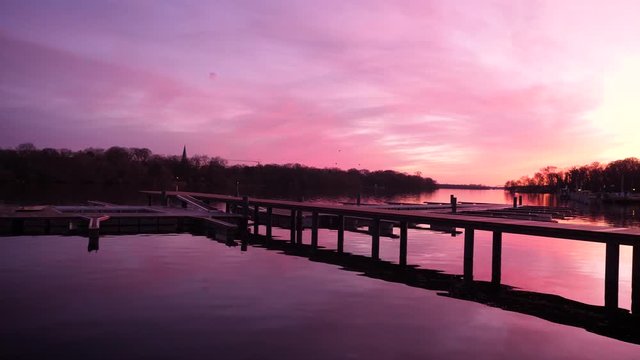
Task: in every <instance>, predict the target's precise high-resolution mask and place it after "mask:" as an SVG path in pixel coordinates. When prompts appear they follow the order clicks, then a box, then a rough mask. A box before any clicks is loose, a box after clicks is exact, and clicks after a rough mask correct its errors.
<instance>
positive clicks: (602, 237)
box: [143, 191, 640, 314]
mask: <svg viewBox="0 0 640 360" xmlns="http://www.w3.org/2000/svg"><path fill="white" fill-rule="evenodd" d="M143 193H146V194H148V195H149V196H150V197H153V196H160V197H176V196H178V195H186V196H191V197H193V198H196V199H199V200H201V201H203V202H220V203H225V204H227V205H226V208H227V209H229V208H231V207H240V208H241V209H243V210H242V211H243V213H244V214H245V215H246V216H245V217H246V218H248V217H249V213H250V212H251V211H252V210H253V218H254V231H253V233H254V234H258V230H259V228H258V224H259V223H260V221H261V220H260V216H261V215H260V209H261V208H264V209H266V210H265V211H266V212H265V215H264V216H266V218H267V219H266V220H264V223H265V224H266V236H267V239H269V238H270V237H271V231H272V230H271V228H272V217H273V211H274V210H275V209H278V210H277V211H283V210H284V211H288V212H289V214H290V216H289V218H290V224H289V229H290V231H291V236H290V241H291V243H298V244H300V243H302V229H303V225H302V218H303V213H305V212H306V213H311V222H312V225H311V248H312V249H314V248H317V246H318V228H319V227H320V221H319V219H320V214H329V215H332V216H335V217H336V218H337V230H338V235H337V236H338V252H342V251H343V244H344V232H345V226H344V224H345V219H346V218H349V217H356V218H366V219H369V221H370V222H371V227H370V234H371V257H372V258H373V259H374V260H378V259H379V258H380V256H379V251H380V228H381V226H380V225H381V224H382V223H383V222H389V223H392V224H397V227H399V229H400V249H399V263H400V265H406V264H407V246H408V239H407V229H408V225H409V224H410V223H412V224H428V225H430V226H436V227H440V228H442V227H446V228H462V229H464V256H463V259H464V260H463V277H464V278H465V279H466V280H467V281H469V282H472V281H473V260H474V255H473V252H474V240H475V237H474V232H475V231H476V230H482V231H490V232H492V233H493V245H492V272H491V273H492V276H491V281H492V283H493V284H494V285H496V286H499V285H500V283H501V271H502V239H503V234H504V233H511V234H523V235H532V236H541V237H550V238H557V239H562V240H578V241H590V242H599V243H604V244H605V246H606V250H605V258H606V265H605V284H604V286H605V306H606V307H608V308H615V309H617V308H618V287H619V281H618V280H619V278H618V273H619V268H620V265H619V264H620V246H621V245H628V246H632V247H633V260H632V294H631V298H632V299H631V308H632V312H633V313H634V314H640V229H629V228H613V227H603V226H595V225H583V224H567V223H562V224H560V223H556V222H541V221H531V220H521V219H512V218H499V217H495V218H492V217H485V216H473V215H471V216H470V215H465V214H461V213H457V212H454V210H455V206H453V209H452V211H451V213H443V212H442V211H440V212H429V211H416V210H407V209H402V210H399V209H388V208H379V207H371V206H357V205H326V204H313V203H306V202H296V201H287V200H272V199H260V198H249V197H234V196H228V195H219V194H207V193H196V192H174V191H167V192H160V191H144V192H143ZM161 201H164V200H161ZM515 205H516V204H515V200H514V207H516V206H515ZM538 210H540V209H538ZM394 226H395V225H394Z"/></svg>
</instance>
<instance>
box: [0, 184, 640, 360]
mask: <svg viewBox="0 0 640 360" xmlns="http://www.w3.org/2000/svg"><path fill="white" fill-rule="evenodd" d="M450 193H454V194H456V195H457V196H458V198H459V200H460V201H477V202H505V203H508V202H510V201H511V200H510V197H509V196H508V195H505V194H504V193H503V192H502V191H479V192H473V191H461V190H445V191H442V192H436V193H432V194H423V195H420V196H414V197H405V198H403V199H398V200H401V201H418V200H420V201H448V199H449V194H450ZM500 197H501V199H502V201H500V200H499V199H500ZM376 199H378V198H376ZM376 199H367V201H372V200H376ZM378 200H379V199H378ZM527 201H529V199H527ZM603 218H604V215H603ZM575 221H585V222H590V221H596V222H597V221H600V220H598V219H594V218H591V217H590V215H589V214H588V213H587V214H586V215H584V216H583V217H580V218H579V219H577V220H575ZM261 232H262V233H264V228H262V229H261ZM275 235H280V236H281V238H284V239H286V238H287V237H288V235H289V232H288V230H280V229H276V230H275ZM304 236H305V242H306V243H308V242H309V239H310V233H309V231H305V235H304ZM490 237H491V234H490V233H487V232H481V231H479V232H476V239H477V240H476V243H475V254H476V260H475V263H474V266H475V268H474V272H475V275H476V278H478V279H480V280H483V279H484V280H489V279H490V270H491V238H490ZM335 239H336V233H335V231H330V230H324V229H323V230H320V245H321V246H324V247H327V248H335V246H336V240H335ZM462 242H463V237H462V236H456V237H451V236H450V235H449V234H438V233H432V232H427V231H419V230H409V258H408V260H409V263H411V264H416V265H419V266H420V267H422V268H425V269H434V270H441V271H444V272H446V273H451V274H461V273H462V249H463V246H462V245H463V244H462ZM503 247H504V248H503V270H502V274H503V283H505V284H509V285H512V286H516V287H519V288H522V289H525V290H531V291H537V292H545V293H552V294H558V295H561V296H564V297H567V298H569V299H573V300H577V301H580V302H585V303H589V304H596V305H602V304H603V296H604V291H603V283H604V246H603V245H600V244H590V243H582V242H576V241H563V240H557V239H544V238H536V237H529V236H520V235H510V234H505V235H504V240H503ZM345 251H347V252H351V253H354V254H362V255H369V253H370V237H369V236H367V235H366V234H359V233H347V235H346V240H345ZM380 253H381V257H382V258H383V259H385V260H390V261H393V262H396V261H397V255H398V240H396V239H389V238H382V239H381V249H380ZM630 264H631V253H630V249H628V248H627V247H625V246H623V247H622V248H621V266H620V267H621V270H620V280H621V285H620V304H621V306H622V307H624V308H629V305H630V304H629V298H630V274H631V267H630ZM0 288H1V289H2V292H1V293H0V319H2V321H0V358H2V359H5V358H7V359H14V358H38V359H68V358H82V359H85V358H96V359H113V358H154V359H156V358H166V359H175V358H204V357H207V358H215V359H272V358H273V359H276V358H277V359H298V358H307V359H333V358H336V359H367V358H375V359H392V358H402V359H418V358H420V359H424V358H435V359H471V358H473V359H496V358H498V359H512V358H518V359H603V358H607V359H638V358H640V346H638V345H634V344H628V343H625V342H621V341H618V340H615V339H611V338H607V337H603V336H600V335H596V334H593V333H589V332H587V331H585V330H583V329H581V328H575V327H570V326H564V325H558V324H555V323H551V322H548V321H545V320H542V319H539V318H536V317H532V316H528V315H523V314H520V313H516V312H509V311H504V310H501V309H498V308H493V307H489V306H486V305H482V304H479V303H476V302H471V301H463V300H457V299H451V298H447V297H443V296H439V295H438V294H437V293H436V292H434V291H429V290H424V289H420V288H415V287H410V286H406V285H404V284H398V283H390V282H385V281H383V280H379V279H374V278H370V277H366V276H359V275H358V274H357V273H354V272H351V271H344V270H342V269H341V268H340V267H338V266H335V265H330V264H325V263H321V262H314V261H309V260H308V259H305V258H303V257H296V256H290V255H285V254H283V253H281V252H278V251H271V250H267V249H264V248H257V247H249V249H248V251H247V252H242V251H240V248H239V247H227V246H225V245H224V244H221V243H218V242H215V241H211V240H209V239H207V238H205V237H200V236H193V235H188V234H178V235H149V236H142V235H139V236H106V237H102V238H101V240H100V250H99V251H98V252H97V253H87V239H86V238H81V237H57V236H42V237H5V238H0Z"/></svg>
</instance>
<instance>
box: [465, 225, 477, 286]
mask: <svg viewBox="0 0 640 360" xmlns="http://www.w3.org/2000/svg"><path fill="white" fill-rule="evenodd" d="M473 233H474V230H473V228H465V229H464V266H463V272H464V273H463V276H464V281H465V282H467V283H470V282H472V281H473V237H474V234H473Z"/></svg>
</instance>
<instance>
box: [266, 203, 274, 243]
mask: <svg viewBox="0 0 640 360" xmlns="http://www.w3.org/2000/svg"><path fill="white" fill-rule="evenodd" d="M272 221H273V208H272V207H268V208H267V218H266V222H267V241H269V240H271V237H272V225H271V222H272Z"/></svg>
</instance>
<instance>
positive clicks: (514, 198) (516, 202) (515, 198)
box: [513, 196, 518, 208]
mask: <svg viewBox="0 0 640 360" xmlns="http://www.w3.org/2000/svg"><path fill="white" fill-rule="evenodd" d="M513 207H514V208H517V207H518V197H517V196H514V197H513Z"/></svg>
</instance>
